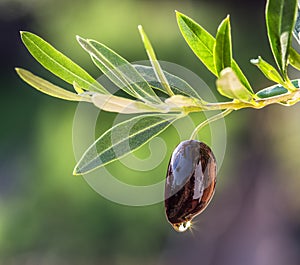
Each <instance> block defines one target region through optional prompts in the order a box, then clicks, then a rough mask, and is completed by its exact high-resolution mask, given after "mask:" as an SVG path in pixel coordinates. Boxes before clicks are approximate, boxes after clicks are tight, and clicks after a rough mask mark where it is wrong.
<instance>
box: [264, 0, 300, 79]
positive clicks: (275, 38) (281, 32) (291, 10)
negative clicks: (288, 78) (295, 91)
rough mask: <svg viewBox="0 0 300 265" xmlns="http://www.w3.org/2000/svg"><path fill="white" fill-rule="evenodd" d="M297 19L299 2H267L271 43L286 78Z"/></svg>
mask: <svg viewBox="0 0 300 265" xmlns="http://www.w3.org/2000/svg"><path fill="white" fill-rule="evenodd" d="M296 18H297V0H289V1H286V0H267V6H266V24H267V30H268V37H269V42H270V46H271V49H272V52H273V55H274V58H275V61H276V63H277V65H278V68H279V69H280V71H281V73H282V74H283V75H284V76H285V75H286V68H287V61H288V53H289V48H290V45H291V36H292V31H293V30H294V25H295V21H296Z"/></svg>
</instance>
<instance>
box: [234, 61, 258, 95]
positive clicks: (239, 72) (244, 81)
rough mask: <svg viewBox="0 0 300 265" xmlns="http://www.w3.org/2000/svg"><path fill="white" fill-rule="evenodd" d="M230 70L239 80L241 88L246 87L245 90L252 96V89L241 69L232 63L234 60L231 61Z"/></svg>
mask: <svg viewBox="0 0 300 265" xmlns="http://www.w3.org/2000/svg"><path fill="white" fill-rule="evenodd" d="M231 68H232V70H233V71H234V72H235V74H236V75H237V77H238V78H239V80H240V81H241V83H242V84H243V86H244V87H246V88H247V90H248V91H249V92H250V93H252V94H253V93H254V92H253V89H252V87H251V85H250V84H249V82H248V80H247V78H246V76H245V75H244V74H243V72H242V70H241V68H240V67H239V66H238V64H237V63H236V61H234V60H233V61H232V63H231Z"/></svg>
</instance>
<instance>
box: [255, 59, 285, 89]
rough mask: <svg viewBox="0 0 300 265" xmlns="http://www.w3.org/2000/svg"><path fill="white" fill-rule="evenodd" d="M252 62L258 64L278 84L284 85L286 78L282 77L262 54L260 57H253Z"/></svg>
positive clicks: (267, 76) (266, 75)
mask: <svg viewBox="0 0 300 265" xmlns="http://www.w3.org/2000/svg"><path fill="white" fill-rule="evenodd" d="M250 62H251V63H252V64H254V65H256V66H257V67H258V68H259V69H260V70H261V72H262V73H263V74H264V75H265V77H266V78H268V79H270V80H272V81H274V82H276V83H278V84H282V85H284V80H283V79H282V77H281V75H280V74H279V73H278V71H277V70H276V69H275V68H274V67H273V66H272V65H271V64H269V63H268V62H266V61H265V60H263V59H262V58H261V57H260V56H259V57H258V59H252V60H251V61H250Z"/></svg>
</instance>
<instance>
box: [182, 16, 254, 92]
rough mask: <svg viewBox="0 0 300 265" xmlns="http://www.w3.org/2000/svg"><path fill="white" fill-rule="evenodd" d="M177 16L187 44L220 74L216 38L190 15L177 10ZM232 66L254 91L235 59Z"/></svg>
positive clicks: (241, 79)
mask: <svg viewBox="0 0 300 265" xmlns="http://www.w3.org/2000/svg"><path fill="white" fill-rule="evenodd" d="M176 17H177V23H178V26H179V29H180V31H181V34H182V36H183V37H184V39H185V41H186V42H187V44H188V45H189V46H190V48H191V49H192V51H193V52H194V53H195V55H196V56H197V57H198V58H199V59H200V61H201V62H202V63H203V64H204V65H205V66H206V67H207V69H208V70H210V71H211V72H212V73H213V74H214V75H215V76H218V73H217V70H216V66H215V59H214V47H215V38H214V37H213V36H212V35H211V34H209V33H208V32H207V31H206V30H205V29H204V28H203V27H201V26H200V25H199V24H198V23H196V22H195V21H194V20H192V19H191V18H189V17H188V16H186V15H184V14H181V13H179V12H177V11H176ZM231 68H232V69H233V70H234V72H235V73H236V75H237V76H238V78H239V80H240V81H241V82H242V84H243V85H244V86H245V87H246V88H247V89H248V90H249V92H250V93H254V92H253V90H252V88H251V85H250V84H249V82H248V80H247V78H246V77H245V75H244V74H243V72H242V70H241V69H240V67H239V66H238V64H237V63H236V62H235V61H234V60H232V62H231Z"/></svg>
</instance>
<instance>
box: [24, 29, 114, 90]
mask: <svg viewBox="0 0 300 265" xmlns="http://www.w3.org/2000/svg"><path fill="white" fill-rule="evenodd" d="M21 38H22V41H23V43H24V44H25V46H26V48H27V49H28V51H29V52H30V53H31V54H32V56H33V57H34V58H35V59H36V60H37V61H38V62H39V63H40V64H41V65H42V66H44V67H45V68H46V69H47V70H49V71H50V72H52V73H53V74H55V75H56V76H58V77H60V78H61V79H63V80H64V81H66V82H68V83H70V84H73V82H74V81H75V82H76V83H77V84H78V85H79V86H80V87H82V88H84V89H85V90H90V91H96V92H100V93H108V92H107V91H106V89H105V88H104V87H102V86H101V85H100V84H99V83H98V82H97V81H96V80H95V79H94V78H93V77H91V76H90V75H89V74H88V73H87V72H86V71H85V70H83V69H82V68H81V67H80V66H78V65H77V64H75V63H74V62H73V61H72V60H70V59H69V58H68V57H66V56H65V55H63V54H62V53H61V52H59V51H57V50H56V49H55V48H54V47H53V46H51V45H50V44H49V43H48V42H46V41H45V40H43V39H42V38H40V37H39V36H37V35H35V34H33V33H30V32H26V31H22V32H21Z"/></svg>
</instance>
